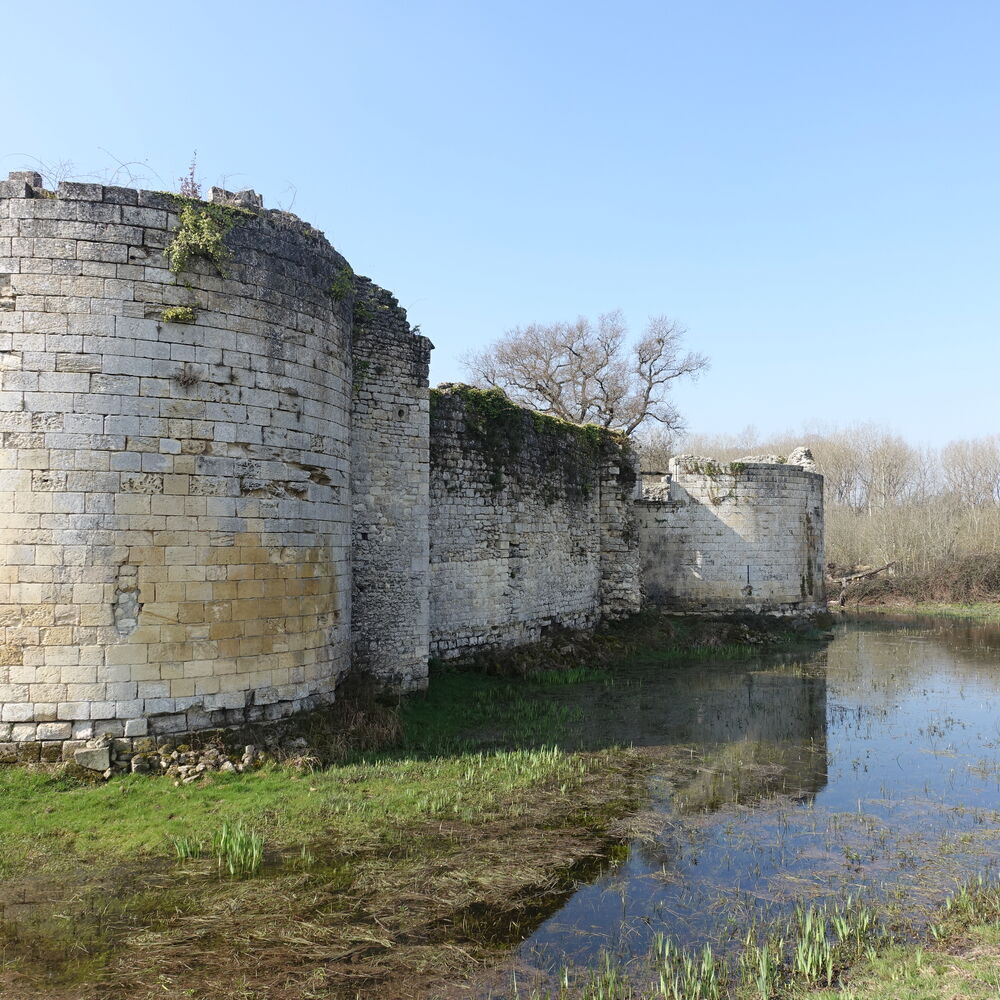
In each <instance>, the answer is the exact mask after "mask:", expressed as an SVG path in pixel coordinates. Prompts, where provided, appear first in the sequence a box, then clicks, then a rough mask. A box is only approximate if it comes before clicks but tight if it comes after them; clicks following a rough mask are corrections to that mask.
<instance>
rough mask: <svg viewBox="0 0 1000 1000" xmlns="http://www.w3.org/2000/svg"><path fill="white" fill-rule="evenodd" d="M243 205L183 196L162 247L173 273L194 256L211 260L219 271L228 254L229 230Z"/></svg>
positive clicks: (183, 269) (237, 218)
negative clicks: (170, 235) (167, 242)
mask: <svg viewBox="0 0 1000 1000" xmlns="http://www.w3.org/2000/svg"><path fill="white" fill-rule="evenodd" d="M241 214H250V213H248V212H246V210H245V209H238V208H228V207H226V206H223V205H211V204H208V203H207V202H198V201H192V200H187V199H185V200H184V205H183V207H182V208H181V211H180V222H179V224H178V226H177V231H176V232H175V233H174V238H173V239H172V240H171V241H170V245H169V246H168V247H167V248H166V249H165V250H164V251H163V252H164V254H165V256H166V258H167V265H168V267H169V268H170V270H171V271H172V272H173V273H174V274H180V273H181V272H182V271H185V270H187V268H188V267H189V266H190V264H191V261H193V260H194V259H195V258H197V257H201V258H203V259H204V260H208V261H211V262H212V263H213V264H214V265H215V267H216V269H217V270H218V271H219V273H220V274H224V273H225V264H226V262H227V261H228V260H229V258H230V257H231V256H232V254H231V252H230V250H229V247H227V246H226V237H227V236H228V235H229V231H230V230H231V229H232V228H233V226H235V225H236V223H237V221H239V218H240V215H241Z"/></svg>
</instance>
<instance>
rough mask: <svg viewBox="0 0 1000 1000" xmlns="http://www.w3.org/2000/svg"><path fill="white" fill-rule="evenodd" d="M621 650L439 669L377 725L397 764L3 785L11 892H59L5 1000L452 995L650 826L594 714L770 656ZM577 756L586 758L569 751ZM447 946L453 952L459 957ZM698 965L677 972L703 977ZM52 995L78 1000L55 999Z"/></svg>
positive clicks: (357, 760) (35, 927)
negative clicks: (451, 989)
mask: <svg viewBox="0 0 1000 1000" xmlns="http://www.w3.org/2000/svg"><path fill="white" fill-rule="evenodd" d="M657 629H663V630H664V632H662V633H658V632H657ZM707 634H708V633H707V631H703V632H701V633H699V635H707ZM625 635H626V633H625V632H622V631H620V630H619V631H618V632H613V633H612V634H611V635H610V637H608V638H605V639H601V640H588V642H587V643H582V642H578V641H576V640H574V642H575V643H576V644H575V646H574V647H573V652H572V653H567V654H565V655H553V657H552V658H550V659H546V657H545V655H543V653H540V652H539V651H538V650H536V651H535V652H534V653H533V656H532V659H531V663H530V668H527V669H525V670H524V671H523V672H526V673H527V676H521V677H516V678H512V677H511V676H487V675H483V674H477V673H471V672H462V671H458V670H454V669H439V670H438V671H437V672H436V673H435V674H434V675H433V679H432V684H431V687H430V690H429V691H428V692H427V693H426V694H424V695H418V696H413V697H409V698H406V699H404V700H403V702H402V704H401V705H400V706H399V709H398V717H397V716H396V715H395V714H394V712H393V710H392V709H387V708H385V707H384V706H382V707H379V708H378V710H377V711H376V710H375V708H372V709H371V711H368V710H366V711H367V713H368V714H367V717H368V718H369V719H374V720H375V723H374V728H375V729H377V730H378V732H379V733H381V734H383V735H384V736H385V739H383V743H386V742H388V744H390V745H387V746H383V747H382V748H381V749H378V750H373V749H366V750H364V751H363V752H361V751H358V750H354V751H350V754H353V756H350V755H348V751H347V750H346V749H345V751H344V754H343V755H341V757H342V759H343V760H344V762H343V763H340V764H337V765H336V766H331V767H329V768H327V769H324V770H320V771H317V772H315V773H311V774H301V773H297V772H295V771H294V770H292V769H291V768H283V767H280V766H278V765H275V764H270V765H267V766H264V767H262V768H260V769H258V770H255V771H252V772H247V773H243V774H238V773H234V774H221V773H215V774H212V775H211V776H210V777H208V778H206V779H205V780H204V781H203V782H198V783H193V784H190V785H184V784H180V785H177V784H175V783H174V782H173V781H171V780H169V779H164V778H150V777H145V776H131V775H130V776H125V777H121V778H116V779H114V780H113V781H109V782H96V783H94V782H82V781H79V780H77V779H74V778H72V777H69V776H67V775H66V774H64V773H62V772H61V771H59V770H58V769H55V768H51V767H44V766H35V767H24V768H21V767H10V768H0V796H2V801H3V807H2V810H0V880H5V881H7V882H8V883H10V887H11V888H12V889H13V891H14V892H15V893H16V892H21V891H22V890H21V889H19V888H18V887H19V886H23V885H32V884H34V883H36V882H41V883H42V884H44V885H51V886H53V887H54V888H53V889H52V891H51V893H49V895H50V896H51V902H45V901H43V902H42V903H40V904H39V905H38V906H37V907H36V909H35V911H33V912H32V913H31V914H29V915H21V916H20V917H19V918H18V919H17V920H14V921H10V920H6V921H5V919H4V917H3V914H2V912H0V995H6V994H5V993H4V990H5V989H6V988H8V987H9V985H10V983H12V982H16V983H17V984H18V989H21V988H22V986H23V984H24V983H26V982H37V983H40V984H41V985H40V987H39V989H40V990H42V992H41V993H36V994H35V995H38V996H41V995H44V996H46V998H47V1000H49V997H56V996H58V1000H63V998H64V997H72V1000H77V998H78V997H80V996H84V995H86V996H87V997H88V1000H89V998H90V996H91V994H90V993H87V994H84V993H82V992H79V991H78V990H77V985H83V984H86V985H87V986H88V988H90V987H93V986H94V984H97V983H99V984H100V989H101V990H102V991H104V992H101V994H100V995H101V996H102V997H105V996H107V997H114V998H116V1000H117V998H118V997H125V996H129V997H132V996H134V995H135V993H134V983H135V982H136V981H137V980H141V981H143V982H145V981H147V980H150V976H151V975H152V977H153V978H152V980H150V981H154V980H155V981H157V982H159V980H160V979H162V980H163V982H164V983H169V984H173V985H171V986H170V988H169V990H168V989H167V988H166V987H164V992H163V995H165V996H174V995H176V996H182V995H188V993H187V992H185V991H186V990H187V989H188V987H189V986H191V987H192V989H194V987H193V986H192V984H199V985H198V986H197V990H200V991H201V992H194V993H191V995H194V996H197V997H199V998H201V997H203V996H204V997H208V996H212V997H225V998H230V997H232V998H234V1000H235V997H237V996H239V997H241V998H242V997H243V996H244V994H243V993H242V992H240V989H241V988H242V987H240V986H239V982H243V983H244V984H246V983H249V982H250V980H247V979H246V976H247V975H251V973H250V972H248V971H247V970H252V976H259V977H260V981H261V982H264V981H278V980H280V981H281V982H282V983H286V985H287V992H281V993H276V994H273V995H274V996H275V997H279V998H280V1000H284V998H285V997H286V996H287V997H293V996H294V997H295V998H296V1000H298V998H299V997H305V996H311V995H314V994H313V993H312V992H310V990H311V989H312V979H310V978H309V977H310V976H314V975H315V974H316V970H317V968H319V966H317V964H316V963H320V964H321V965H322V967H323V968H324V969H335V967H336V964H337V961H339V959H337V958H336V956H348V957H347V958H345V959H344V961H345V962H347V963H348V964H349V965H350V970H349V972H350V976H351V977H354V976H355V975H356V974H359V973H361V972H363V971H364V970H365V969H368V968H369V966H368V965H366V963H367V962H368V957H367V956H369V955H371V956H372V958H371V963H372V964H371V966H370V968H371V969H377V970H380V971H379V973H378V974H379V975H382V974H385V975H388V976H389V977H390V979H391V981H392V982H393V983H395V984H396V985H398V984H400V983H404V982H405V983H406V984H407V988H408V989H409V988H410V983H411V981H417V980H420V981H426V982H427V983H428V984H430V983H434V984H438V983H440V982H441V980H442V977H451V981H460V980H461V979H462V978H463V976H466V975H468V974H469V973H470V972H471V970H473V969H474V968H477V967H480V966H481V964H482V963H483V962H486V961H488V960H490V958H491V957H495V956H496V954H497V949H499V948H502V947H504V946H506V944H507V943H508V942H509V941H513V940H517V939H520V938H522V937H524V936H525V935H526V933H529V932H530V929H531V928H532V927H534V926H535V925H536V924H537V921H538V920H539V919H542V915H544V914H547V913H549V912H552V911H553V909H554V908H557V907H558V906H559V905H560V903H561V901H562V900H563V899H565V897H566V895H567V894H568V893H569V892H571V891H572V890H573V887H574V885H575V882H576V880H577V879H578V878H590V877H593V874H594V872H595V871H598V870H602V868H601V866H606V865H608V864H613V863H614V858H616V857H617V856H618V855H617V854H616V850H617V849H618V847H619V846H620V845H619V844H618V841H617V840H616V839H615V836H614V835H613V834H612V833H611V830H612V828H613V824H614V823H615V822H616V821H617V820H618V819H620V818H621V817H623V816H626V815H630V814H632V813H634V812H635V811H636V810H637V809H638V808H639V806H640V804H641V800H642V797H643V796H644V795H645V794H647V791H648V788H647V776H648V775H649V774H650V773H651V771H652V770H653V769H654V768H656V767H659V766H660V764H661V763H662V762H658V761H657V760H656V759H655V758H654V755H653V754H652V753H651V752H649V751H639V750H632V749H629V748H621V747H609V746H608V745H607V743H606V742H602V740H601V738H600V737H598V738H595V739H591V738H590V737H589V736H588V737H587V738H586V739H582V738H581V737H580V734H581V731H583V730H584V729H585V728H586V725H587V722H588V719H586V718H584V715H585V714H586V712H585V709H584V707H583V706H585V705H593V704H595V698H596V703H602V702H604V701H606V700H607V698H606V694H607V693H608V692H611V691H612V689H613V691H614V693H615V694H616V695H619V694H622V693H624V694H625V695H626V696H627V698H626V703H630V702H628V699H634V700H641V695H642V682H641V680H636V679H635V678H634V677H631V676H629V675H628V668H629V667H630V666H634V665H641V666H642V665H653V666H656V665H659V664H663V665H666V666H670V667H671V668H677V667H681V666H682V665H683V663H684V662H685V661H690V662H692V663H698V662H704V661H705V660H709V659H714V658H732V657H737V656H739V657H745V656H756V655H758V654H759V653H760V652H761V649H760V647H759V646H755V645H750V644H747V645H741V644H739V643H734V644H729V645H724V646H718V645H711V646H709V645H707V644H706V645H699V644H698V643H697V642H695V643H694V644H693V648H692V645H691V644H690V643H689V642H688V636H687V635H686V634H683V629H681V628H679V627H678V625H677V623H676V622H671V623H669V624H667V625H661V624H660V623H659V622H657V621H652V620H651V621H650V622H649V623H648V624H647V625H644V626H643V628H642V629H639V630H638V632H637V634H636V635H629V636H628V637H627V641H626V638H625ZM657 636H659V638H657ZM665 638H666V639H667V641H663V640H664V639H665ZM623 671H624V675H623V673H622V672H623ZM574 686H577V687H579V689H580V690H579V693H578V692H576V691H574ZM581 695H585V697H581ZM588 699H589V700H588ZM344 701H345V704H347V700H346V699H345V700H344ZM358 714H359V715H364V714H365V712H360V713H358ZM386 716H388V718H386ZM390 723H391V724H390ZM317 735H319V734H317ZM310 745H313V744H312V743H311V744H310ZM359 745H364V746H367V747H369V748H370V747H371V746H372V745H373V743H372V742H371V741H369V742H367V743H364V744H359ZM570 745H574V746H585V747H586V748H587V752H570V751H568V750H566V749H565V748H563V749H561V748H560V747H566V746H570ZM338 753H339V752H338ZM265 845H266V848H267V850H266V856H265V852H264V847H265ZM218 872H221V873H222V874H223V875H224V876H225V877H224V878H222V879H221V880H220V879H219V878H218V877H215V874H214V873H218ZM247 875H254V876H256V877H254V878H251V879H248V878H245V877H244V876H247ZM230 876H232V877H230ZM4 888H7V887H5V886H3V885H0V891H2V890H3V889H4ZM12 898H14V897H12ZM46 898H48V897H46ZM0 901H2V896H0ZM491 921H492V922H493V923H495V924H496V926H495V927H493V923H491ZM80 926H83V927H85V928H86V933H83V932H81V931H79V930H77V929H76V928H79V927H80ZM484 928H492V929H489V930H488V933H487V932H485V931H484ZM463 934H465V935H467V938H463V937H462V935H463ZM456 935H458V940H460V941H461V948H460V949H458V948H452V946H451V945H450V944H448V943H447V942H450V941H451V940H452V938H453V937H455V936H456ZM136 941H138V942H139V944H138V945H135V944H134V942H136ZM262 941H266V948H265V947H263V946H262V944H261V942H262ZM130 942H131V943H130ZM220 942H224V943H225V947H222V945H221V944H220ZM303 956H306V957H305V958H304V957H303ZM330 956H334V957H333V958H331V957H330ZM353 956H357V958H355V957H353ZM671 956H672V957H671V961H673V959H674V958H678V956H677V955H675V954H674V953H671ZM704 960H705V959H704V955H700V956H699V957H698V959H697V963H701V962H703V961H704ZM686 961H687V958H686V957H679V962H680V964H679V965H678V966H677V969H674V970H673V972H672V973H671V974H672V975H673V974H674V973H679V974H682V975H683V976H689V978H690V976H696V975H701V974H702V973H697V972H696V969H695V965H691V967H690V969H688V970H687V971H685V969H686V968H687V966H685V962H686ZM691 961H692V962H694V959H692V960H691ZM355 962H356V963H357V964H356V965H355V964H354V963H355ZM697 963H696V964H697ZM265 966H266V967H265ZM697 968H699V969H700V968H701V965H697ZM702 971H703V973H704V975H703V976H702V978H703V979H705V982H706V983H707V982H709V981H710V972H709V971H708V969H707V967H706V968H705V969H703V970H702ZM324 974H325V973H324ZM330 974H331V975H334V974H335V972H334V971H331V973H330ZM365 974H367V973H365ZM373 974H374V973H373ZM664 975H666V970H664ZM11 976H13V977H14V978H9V977H11ZM269 976H270V977H272V979H271V980H268V977H269ZM393 976H394V977H395V979H392V977H393ZM706 976H707V977H708V978H707V979H706V978H705V977H706ZM421 977H423V979H421ZM609 977H611V978H610V979H609ZM615 977H619V971H618V970H616V969H614V968H612V966H610V965H608V966H607V968H605V969H604V970H603V971H602V972H600V973H599V974H596V978H594V982H593V989H592V990H591V993H590V995H591V996H592V997H594V998H598V997H602V996H608V997H610V996H612V995H617V994H613V993H612V992H609V991H610V990H614V989H617V988H618V987H617V986H615V985H614V983H615V981H616V980H615ZM619 978H620V977H619ZM692 981H693V980H692ZM679 982H680V983H681V985H682V986H683V984H684V983H685V982H687V980H685V979H681V980H679ZM54 983H60V984H68V986H67V989H68V990H69V992H68V993H64V994H56V993H46V992H45V989H46V988H47V986H46V984H48V985H52V984H54ZM175 987H176V988H175ZM248 988H249V987H248ZM366 988H367V987H366ZM429 988H430V987H429V986H428V989H429ZM684 988H685V989H686V988H687V987H686V986H684ZM414 989H415V987H414ZM74 991H76V992H74ZM602 991H603V992H602ZM390 993H391V990H390ZM362 994H363V991H362ZM11 995H15V994H11ZM24 995H25V996H30V995H31V994H29V993H25V994H24ZM157 995H159V993H157ZM247 995H251V994H247ZM269 995H271V994H269ZM315 995H326V994H324V993H322V992H320V993H316V994H315ZM350 995H353V993H351V994H350ZM414 995H416V994H414Z"/></svg>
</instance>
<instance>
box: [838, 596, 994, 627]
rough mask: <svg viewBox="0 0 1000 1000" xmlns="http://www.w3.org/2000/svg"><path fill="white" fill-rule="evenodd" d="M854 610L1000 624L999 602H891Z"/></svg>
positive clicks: (856, 607) (863, 605) (859, 605)
mask: <svg viewBox="0 0 1000 1000" xmlns="http://www.w3.org/2000/svg"><path fill="white" fill-rule="evenodd" d="M855 609H856V610H858V611H863V612H864V613H865V614H889V615H894V614H898V615H918V616H920V617H924V618H959V619H964V620H967V621H971V622H1000V601H997V602H996V603H993V602H988V601H977V602H975V603H972V604H942V603H937V602H933V601H928V602H925V603H922V604H913V603H907V602H906V601H899V600H892V601H884V602H881V603H877V604H876V603H866V604H857V605H855Z"/></svg>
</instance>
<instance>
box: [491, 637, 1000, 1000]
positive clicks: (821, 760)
mask: <svg viewBox="0 0 1000 1000" xmlns="http://www.w3.org/2000/svg"><path fill="white" fill-rule="evenodd" d="M616 685H617V686H609V687H605V689H604V691H603V693H602V694H601V696H600V697H599V698H595V700H594V701H592V702H591V704H592V706H593V708H592V709H591V710H589V711H585V713H584V716H585V719H586V721H585V722H583V723H582V724H581V725H582V727H583V728H582V729H581V731H580V733H579V734H578V737H577V738H578V739H580V741H581V742H584V743H586V742H589V741H590V740H592V739H594V738H595V731H600V730H602V731H603V732H604V735H605V736H606V737H609V736H613V737H614V738H618V739H622V740H623V741H626V742H627V741H628V739H629V738H630V737H631V739H632V740H633V741H634V742H635V743H637V744H642V745H646V746H654V745H662V746H666V747H671V748H673V752H672V753H671V754H670V763H669V764H668V765H667V766H665V768H664V769H663V770H662V771H661V772H660V773H659V774H658V775H656V776H655V777H654V779H653V792H652V800H651V802H650V803H649V804H648V806H647V807H646V809H644V811H643V812H642V814H640V815H639V816H636V817H634V818H633V820H632V821H631V823H630V824H628V825H626V827H625V829H627V830H629V832H630V833H631V834H632V836H631V837H630V842H629V847H628V850H627V852H626V853H625V854H624V856H623V858H622V859H621V861H620V863H618V864H616V865H613V866H612V867H610V868H609V869H607V870H605V871H604V872H603V873H602V874H601V875H600V876H599V877H597V878H595V879H594V880H593V881H591V882H589V883H587V884H581V885H580V886H579V887H578V888H577V890H576V891H575V892H574V893H573V894H572V895H571V896H570V897H569V898H568V900H567V901H566V902H565V903H564V905H562V906H561V907H560V908H559V909H558V911H557V912H555V913H553V914H552V915H550V916H548V917H547V918H546V919H544V920H542V921H541V923H540V925H539V926H538V927H537V929H535V930H534V931H533V932H532V933H531V934H530V935H528V936H527V938H526V940H524V941H523V942H522V943H521V944H520V945H519V946H518V948H517V949H516V952H515V956H514V961H513V963H512V966H511V968H513V969H516V970H517V973H518V978H519V981H520V982H521V983H522V984H523V983H524V982H526V981H531V979H532V978H533V977H532V973H533V972H538V971H544V972H548V973H549V974H551V973H553V972H557V971H558V970H559V968H560V967H561V966H563V965H566V964H570V965H573V964H592V963H594V962H595V961H597V960H598V959H599V957H600V956H601V953H602V952H610V953H611V954H612V955H613V956H614V957H615V958H616V959H618V960H619V961H622V962H624V963H626V964H627V963H628V962H629V961H630V960H635V961H637V962H638V961H639V960H640V959H641V958H642V957H643V956H645V955H647V954H648V952H649V949H650V947H651V945H652V943H653V939H654V935H656V934H658V933H662V934H666V935H667V936H669V937H670V938H672V939H673V940H674V941H676V942H677V943H679V944H682V945H687V946H701V945H702V944H703V943H704V942H705V941H709V942H711V943H712V944H713V946H714V947H716V948H720V949H722V950H725V949H726V948H727V947H732V946H733V945H734V944H735V943H736V942H738V941H740V940H742V938H743V936H744V934H745V933H746V929H747V927H748V926H749V925H750V924H751V923H756V924H757V925H758V926H760V925H763V924H765V923H767V922H769V921H773V920H776V919H779V918H781V917H784V916H787V915H788V914H789V913H790V912H791V911H792V910H793V909H794V907H795V905H796V904H797V903H800V902H803V901H809V902H822V901H824V900H832V901H836V900H843V899H844V898H846V897H848V896H850V897H853V898H854V899H858V898H862V899H865V900H870V901H872V902H875V903H877V904H878V907H879V909H880V912H881V913H883V914H884V916H885V919H886V921H887V922H890V923H891V922H894V921H895V922H896V923H898V925H899V927H900V928H901V930H902V932H903V933H905V930H906V928H915V927H919V924H920V921H921V918H922V916H926V915H928V914H929V913H930V912H931V910H932V908H933V907H934V906H935V905H937V904H938V903H939V902H940V900H941V898H942V896H944V895H945V894H946V893H947V892H948V891H950V890H951V889H953V888H954V887H955V885H956V884H957V883H959V882H962V881H964V880H965V879H967V878H968V877H969V876H970V875H974V874H976V873H978V872H983V871H989V870H991V869H992V868H994V867H995V859H996V858H997V849H998V847H1000V813H998V810H1000V627H998V626H996V625H973V624H969V623H963V622H955V621H954V620H947V621H928V620H926V619H924V620H912V621H886V620H885V619H880V620H879V621H877V622H866V621H861V620H859V621H854V622H849V623H845V624H841V625H839V626H838V627H837V629H836V634H835V638H834V639H833V641H832V643H830V644H829V645H828V646H827V647H825V648H824V649H822V650H819V651H816V652H815V653H813V654H812V655H807V656H800V657H789V656H787V655H783V656H771V657H763V658H761V659H760V660H758V661H756V662H752V663H747V662H743V663H738V664H732V663H730V664H725V663H715V664H713V663H710V662H706V663H704V664H700V665H698V666H697V667H695V668H692V667H690V666H685V665H682V664H678V665H677V666H676V668H669V669H663V668H662V667H659V668H657V669H656V670H655V671H652V670H650V671H644V670H643V669H642V668H637V669H635V670H634V671H632V672H631V673H630V674H629V675H627V676H626V677H623V678H618V679H616ZM574 696H575V697H580V698H582V699H586V698H587V693H586V692H585V691H583V690H577V691H576V692H575V695H574ZM685 756H687V760H685ZM510 971H511V970H510V969H507V970H505V972H504V973H503V974H502V975H501V976H500V977H499V978H498V979H494V980H491V982H490V984H489V987H488V989H489V991H491V995H492V996H494V997H502V996H505V995H509V994H508V993H507V991H505V990H504V988H503V985H502V983H503V981H504V976H505V975H506V976H507V977H508V981H509V975H510Z"/></svg>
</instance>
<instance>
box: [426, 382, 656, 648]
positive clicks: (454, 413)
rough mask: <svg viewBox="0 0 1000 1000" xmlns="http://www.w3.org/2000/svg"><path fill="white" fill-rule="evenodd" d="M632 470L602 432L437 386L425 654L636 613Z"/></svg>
mask: <svg viewBox="0 0 1000 1000" xmlns="http://www.w3.org/2000/svg"><path fill="white" fill-rule="evenodd" d="M634 463H635V459H634V456H633V455H632V453H631V451H630V449H629V448H628V446H627V445H624V444H622V443H621V442H620V441H619V440H618V439H617V438H616V437H614V436H613V435H610V434H608V433H607V432H603V431H599V430H598V429H597V428H580V427H575V426H572V425H568V424H564V423H562V422H561V421H557V420H553V419H551V418H548V417H543V416H541V415H540V414H534V413H531V412H530V411H526V410H523V409H520V408H518V407H515V406H514V405H513V404H511V403H509V402H508V401H506V400H505V399H504V397H503V396H502V395H500V394H497V393H490V392H482V391H478V390H470V389H468V388H467V387H451V388H449V387H444V388H442V389H439V390H435V392H434V393H433V397H432V406H431V477H430V558H431V567H430V568H431V592H430V605H431V643H430V646H431V653H432V655H435V656H439V657H443V658H449V657H457V656H462V655H468V654H469V653H473V652H475V651H476V650H478V649H484V648H490V647H504V646H514V645H519V644H522V643H527V642H532V641H535V640H537V639H539V638H540V637H541V636H543V635H544V634H545V633H546V632H547V631H548V630H549V629H551V628H552V627H553V626H562V627H567V628H588V627H590V626H593V625H594V624H595V623H596V622H597V621H598V620H599V619H600V618H602V617H606V618H617V617H622V616H623V615H625V614H628V613H630V612H632V611H635V610H638V601H639V587H638V548H637V537H636V534H635V530H634V514H633V505H632V502H631V496H632V492H633V488H634V483H635V476H636V472H635V464H634Z"/></svg>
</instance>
